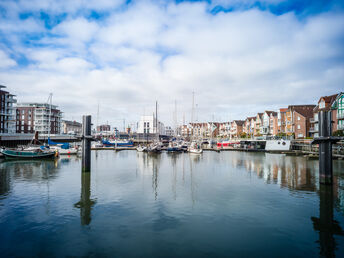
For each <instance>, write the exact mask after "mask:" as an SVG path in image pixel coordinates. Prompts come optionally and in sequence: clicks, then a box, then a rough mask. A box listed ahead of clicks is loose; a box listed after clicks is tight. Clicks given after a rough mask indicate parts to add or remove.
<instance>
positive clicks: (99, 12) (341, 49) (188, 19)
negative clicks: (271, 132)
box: [0, 0, 344, 128]
mask: <svg viewBox="0 0 344 258" xmlns="http://www.w3.org/2000/svg"><path fill="white" fill-rule="evenodd" d="M343 28H344V1H331V0H318V1H317V0H314V1H311V0H289V1H283V0H263V1H253V0H243V1H238V0H207V1H182V0H175V1H172V0H171V1H167V0H155V1H153V0H131V1H130V0H117V1H116V0H73V1H70V0H60V1H53V0H30V1H26V0H16V1H14V0H13V1H10V0H1V1H0V84H1V85H5V86H7V89H8V90H9V91H10V92H11V93H13V94H15V95H17V100H18V102H46V101H47V99H48V96H49V93H50V92H51V93H53V104H55V105H58V106H59V108H60V109H61V110H62V111H63V112H64V114H63V118H64V119H68V120H77V121H80V120H81V116H82V115H84V114H91V115H92V120H93V122H94V123H96V121H97V123H99V124H100V123H106V122H108V123H109V124H111V125H113V126H118V127H120V128H121V127H123V120H124V119H125V121H126V124H129V125H131V126H132V127H134V126H135V124H136V122H137V121H138V120H139V119H140V116H141V115H144V114H146V115H149V114H152V113H153V112H154V110H155V101H158V105H159V109H158V116H159V118H161V120H162V122H164V123H165V125H174V124H175V123H174V111H175V110H177V122H178V124H181V123H182V122H183V118H184V117H185V121H186V122H190V120H191V110H192V95H193V94H192V92H194V96H195V97H194V100H195V113H194V121H196V120H197V121H214V120H216V121H231V120H233V119H245V118H246V117H247V116H253V115H255V114H256V113H257V112H262V111H264V110H277V109H279V108H282V107H287V106H288V105H291V104H316V103H317V101H318V99H319V97H320V96H324V95H332V94H334V93H338V92H340V91H344V84H343V82H344V29H343ZM175 103H176V105H175ZM98 106H99V116H98V115H97V114H98V112H97V111H98Z"/></svg>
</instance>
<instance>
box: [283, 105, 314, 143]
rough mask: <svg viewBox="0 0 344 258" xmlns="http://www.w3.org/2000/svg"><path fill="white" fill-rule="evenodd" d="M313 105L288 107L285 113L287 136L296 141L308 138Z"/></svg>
mask: <svg viewBox="0 0 344 258" xmlns="http://www.w3.org/2000/svg"><path fill="white" fill-rule="evenodd" d="M314 108H315V105H290V106H288V111H287V112H286V119H287V120H286V121H287V122H286V123H287V134H288V135H292V134H294V135H295V138H296V139H299V138H305V137H309V136H310V134H309V130H310V128H311V122H310V120H311V118H312V117H313V110H314Z"/></svg>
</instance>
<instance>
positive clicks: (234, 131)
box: [230, 120, 245, 139]
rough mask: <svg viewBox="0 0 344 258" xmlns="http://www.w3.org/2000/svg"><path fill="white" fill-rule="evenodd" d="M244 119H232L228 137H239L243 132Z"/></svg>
mask: <svg viewBox="0 0 344 258" xmlns="http://www.w3.org/2000/svg"><path fill="white" fill-rule="evenodd" d="M244 123H245V121H243V120H234V121H233V122H232V123H231V130H230V138H231V139H237V138H240V135H241V134H242V133H243V126H244Z"/></svg>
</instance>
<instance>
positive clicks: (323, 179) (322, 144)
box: [312, 110, 340, 184]
mask: <svg viewBox="0 0 344 258" xmlns="http://www.w3.org/2000/svg"><path fill="white" fill-rule="evenodd" d="M318 114H319V137H317V138H315V139H314V140H313V142H312V144H319V181H320V184H332V181H333V180H332V177H333V171H332V144H333V143H336V142H338V141H339V140H340V137H333V136H331V135H332V116H331V111H326V110H321V111H319V113H318Z"/></svg>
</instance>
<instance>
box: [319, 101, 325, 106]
mask: <svg viewBox="0 0 344 258" xmlns="http://www.w3.org/2000/svg"><path fill="white" fill-rule="evenodd" d="M319 108H325V101H323V100H322V101H321V102H320V103H319Z"/></svg>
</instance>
